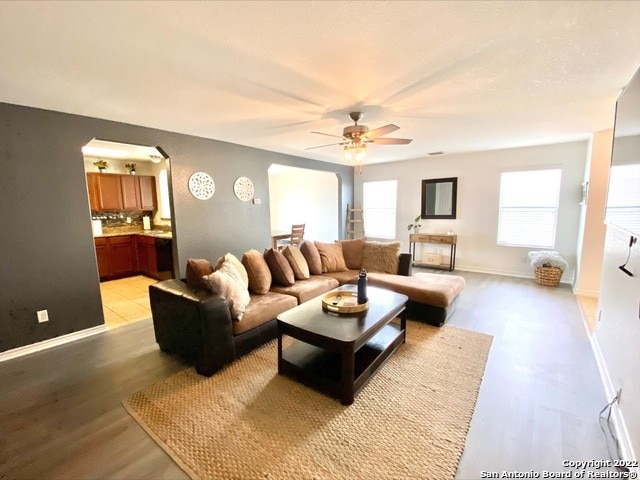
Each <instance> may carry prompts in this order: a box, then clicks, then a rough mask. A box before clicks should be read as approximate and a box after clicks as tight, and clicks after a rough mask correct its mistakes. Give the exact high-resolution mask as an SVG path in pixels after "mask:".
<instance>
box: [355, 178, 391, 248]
mask: <svg viewBox="0 0 640 480" xmlns="http://www.w3.org/2000/svg"><path fill="white" fill-rule="evenodd" d="M397 188H398V182H397V181H396V180H385V181H379V182H364V183H363V184H362V206H363V209H364V232H365V236H367V237H375V238H395V236H396V198H397Z"/></svg>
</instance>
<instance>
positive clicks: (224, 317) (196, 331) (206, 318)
mask: <svg viewBox="0 0 640 480" xmlns="http://www.w3.org/2000/svg"><path fill="white" fill-rule="evenodd" d="M149 299H150V303H151V313H152V316H153V328H154V331H155V336H156V342H158V345H160V348H161V349H162V350H165V351H168V352H172V353H176V354H178V355H181V356H184V357H185V358H187V359H190V360H195V363H196V370H197V371H198V373H200V374H202V375H212V374H213V373H215V372H216V371H217V370H219V369H220V368H222V366H224V365H226V364H227V363H229V362H231V361H232V360H233V359H234V358H235V346H234V342H233V323H232V319H231V313H230V312H229V306H228V305H227V302H226V300H225V299H224V298H223V297H221V296H220V295H217V294H213V293H211V292H207V291H194V290H191V289H190V288H189V287H188V286H187V285H186V283H185V282H183V281H181V280H176V279H171V280H164V281H161V282H158V283H155V284H153V285H150V286H149Z"/></svg>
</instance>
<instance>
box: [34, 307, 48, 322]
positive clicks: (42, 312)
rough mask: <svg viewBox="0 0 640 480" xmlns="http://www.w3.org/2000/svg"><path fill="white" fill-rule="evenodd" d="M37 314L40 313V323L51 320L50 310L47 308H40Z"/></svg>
mask: <svg viewBox="0 0 640 480" xmlns="http://www.w3.org/2000/svg"><path fill="white" fill-rule="evenodd" d="M36 315H38V323H44V322H48V321H49V312H47V311H46V310H38V311H37V312H36Z"/></svg>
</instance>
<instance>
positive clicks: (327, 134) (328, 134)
mask: <svg viewBox="0 0 640 480" xmlns="http://www.w3.org/2000/svg"><path fill="white" fill-rule="evenodd" d="M311 133H317V134H318V135H326V136H327V137H336V138H344V137H343V136H342V135H332V134H330V133H322V132H311Z"/></svg>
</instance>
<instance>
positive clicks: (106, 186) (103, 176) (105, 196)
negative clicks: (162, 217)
mask: <svg viewBox="0 0 640 480" xmlns="http://www.w3.org/2000/svg"><path fill="white" fill-rule="evenodd" d="M87 185H88V187H89V203H90V205H91V210H92V211H109V210H114V211H135V210H146V211H151V210H155V209H156V208H157V201H156V179H155V177H153V176H148V175H141V176H137V175H120V174H113V173H87Z"/></svg>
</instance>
